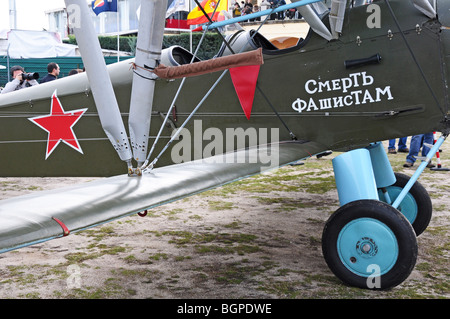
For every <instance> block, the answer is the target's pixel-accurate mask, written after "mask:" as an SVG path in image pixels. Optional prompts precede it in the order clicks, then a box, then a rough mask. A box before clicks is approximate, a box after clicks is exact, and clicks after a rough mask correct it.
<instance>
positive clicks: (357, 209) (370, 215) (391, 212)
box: [322, 200, 417, 289]
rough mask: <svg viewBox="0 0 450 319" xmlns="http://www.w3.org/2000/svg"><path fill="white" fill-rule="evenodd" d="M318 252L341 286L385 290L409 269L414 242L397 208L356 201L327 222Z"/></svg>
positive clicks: (409, 270) (410, 268) (408, 227)
mask: <svg viewBox="0 0 450 319" xmlns="http://www.w3.org/2000/svg"><path fill="white" fill-rule="evenodd" d="M322 251H323V255H324V258H325V261H326V262H327V264H328V267H329V268H330V269H331V271H332V272H333V273H334V274H335V275H336V276H337V277H338V278H339V279H341V280H342V281H343V282H344V283H346V284H348V285H350V286H355V287H359V288H370V289H389V288H392V287H394V286H397V285H399V284H400V283H402V282H403V281H404V280H405V279H406V278H407V277H408V276H409V274H410V273H411V271H412V270H413V268H414V266H415V263H416V259H417V239H416V235H415V232H414V230H413V228H412V226H411V224H410V223H409V222H408V221H407V220H406V218H405V217H404V216H403V215H402V214H401V213H400V212H399V211H398V210H397V209H395V208H393V207H392V206H390V205H388V204H386V203H384V202H381V201H377V200H359V201H354V202H350V203H348V204H346V205H344V206H342V207H340V208H339V209H338V210H337V211H336V212H335V213H334V214H333V215H332V216H331V217H330V219H329V220H328V221H327V223H326V225H325V228H324V231H323V235H322Z"/></svg>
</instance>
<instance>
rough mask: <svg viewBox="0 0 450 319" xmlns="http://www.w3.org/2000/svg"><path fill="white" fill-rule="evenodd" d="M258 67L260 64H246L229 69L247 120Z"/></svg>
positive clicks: (250, 110)
mask: <svg viewBox="0 0 450 319" xmlns="http://www.w3.org/2000/svg"><path fill="white" fill-rule="evenodd" d="M259 68H260V65H248V66H239V67H237V68H232V69H230V75H231V81H233V85H234V89H235V90H236V93H237V96H238V98H239V102H240V103H241V106H242V109H243V110H244V113H245V116H246V117H247V120H249V119H250V114H251V113H252V106H253V98H254V97H255V89H256V81H257V80H258V74H259Z"/></svg>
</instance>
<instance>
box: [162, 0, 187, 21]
mask: <svg viewBox="0 0 450 319" xmlns="http://www.w3.org/2000/svg"><path fill="white" fill-rule="evenodd" d="M177 11H189V2H188V0H173V2H172V3H171V4H170V6H169V7H168V8H167V12H166V18H168V17H169V16H170V15H171V14H173V13H175V12H177Z"/></svg>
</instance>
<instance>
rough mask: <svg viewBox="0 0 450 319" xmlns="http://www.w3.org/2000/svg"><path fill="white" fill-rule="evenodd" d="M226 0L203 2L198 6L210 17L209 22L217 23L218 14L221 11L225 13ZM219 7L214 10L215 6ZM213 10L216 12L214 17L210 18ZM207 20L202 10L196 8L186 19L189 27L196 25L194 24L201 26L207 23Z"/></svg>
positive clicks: (207, 0) (204, 0)
mask: <svg viewBox="0 0 450 319" xmlns="http://www.w3.org/2000/svg"><path fill="white" fill-rule="evenodd" d="M227 4H228V1H227V0H220V2H219V0H203V1H202V2H201V3H200V5H201V6H202V7H203V9H204V10H205V12H206V13H207V14H208V16H210V17H211V20H213V21H217V19H218V17H219V14H220V12H221V11H222V10H225V11H227V10H228V8H227ZM217 5H219V6H218V7H217V9H216V6H217ZM214 10H215V11H216V12H215V13H214V17H213V16H212V14H213V12H214ZM208 21H209V20H208V18H207V17H205V15H204V14H203V12H202V10H201V9H200V8H199V7H198V6H196V7H195V8H194V9H193V10H192V11H191V12H189V14H188V17H187V23H188V24H189V25H196V24H202V23H206V22H208Z"/></svg>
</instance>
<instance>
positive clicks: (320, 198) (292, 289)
mask: <svg viewBox="0 0 450 319" xmlns="http://www.w3.org/2000/svg"><path fill="white" fill-rule="evenodd" d="M408 145H409V141H408ZM385 146H386V142H385ZM337 155H339V153H333V154H332V155H330V156H327V157H323V158H320V159H317V158H315V157H313V158H311V159H308V160H306V161H304V162H303V163H304V164H303V165H298V166H287V167H284V168H281V169H277V170H274V171H271V172H268V173H264V174H261V175H258V176H255V177H252V178H247V179H244V180H242V181H239V182H235V183H233V184H230V185H227V186H224V187H220V188H217V189H215V190H211V191H208V192H205V193H202V194H198V195H196V196H192V197H189V198H187V199H184V200H180V201H177V202H173V203H171V204H167V205H164V206H160V207H158V208H155V209H153V210H151V211H149V212H148V214H147V216H145V217H139V216H137V215H135V216H131V217H127V218H123V219H120V220H118V221H115V222H112V223H109V224H105V225H103V226H98V227H95V228H92V229H90V230H86V231H83V232H79V233H74V234H71V235H69V236H68V237H64V238H60V239H56V240H52V241H48V242H45V243H42V244H38V245H35V246H30V247H26V248H22V249H19V250H16V251H11V252H7V253H4V254H1V255H0V298H2V299H8V298H11V299H35V298H43V299H96V298H101V299H117V298H120V299H147V298H150V299H163V298H164V299H173V298H176V299H203V298H211V299H215V298H226V299H241V298H260V299H266V298H273V299H305V298H313V299H338V298H339V299H385V298H387V299H416V298H428V299H438V298H439V299H441V298H444V299H448V298H449V297H450V288H449V286H450V285H449V278H450V272H449V265H450V263H449V248H450V240H449V237H450V234H449V224H450V223H449V222H450V217H449V211H450V197H449V193H450V172H448V171H431V170H429V169H426V170H425V172H424V173H423V174H422V175H421V177H420V179H419V181H420V182H421V183H422V184H423V185H424V186H425V187H426V188H427V190H428V191H429V193H430V196H431V199H432V203H433V208H434V213H433V214H434V215H433V218H432V220H431V223H430V225H429V227H428V228H427V230H426V231H425V232H424V233H423V234H422V235H420V236H419V237H418V244H419V255H418V260H417V263H416V267H415V269H414V270H413V272H412V274H411V275H410V276H409V278H408V279H407V280H406V281H404V282H403V283H402V284H401V285H399V286H397V287H395V288H393V289H391V290H389V291H381V292H379V291H372V290H362V289H356V288H352V287H347V286H346V285H344V284H343V283H342V282H341V281H340V280H339V279H337V278H336V277H335V276H334V275H333V274H332V272H331V271H330V270H329V268H328V267H327V265H326V263H325V261H324V259H323V257H322V251H321V236H322V230H323V227H324V224H325V222H326V220H327V219H328V218H329V216H330V215H331V214H332V213H333V212H334V211H335V210H336V209H337V208H338V206H339V202H338V196H337V191H336V187H335V183H334V176H333V171H332V164H331V159H332V158H333V157H334V156H337ZM440 155H441V160H442V166H443V167H450V143H449V142H448V141H447V142H446V143H445V144H444V146H443V148H442V153H441V154H440ZM405 156H406V154H403V153H399V154H396V155H389V158H390V160H391V164H392V166H393V169H394V171H397V172H403V173H406V174H408V175H412V174H413V173H414V168H412V169H411V168H403V167H402V164H403V163H404V161H405ZM434 163H436V159H434ZM417 166H418V165H417V164H416V167H417ZM93 179H94V178H0V198H1V199H4V198H7V197H11V196H17V195H21V194H24V193H27V192H32V191H39V190H44V189H51V188H55V187H59V186H62V185H67V184H68V183H74V182H77V183H78V182H79V183H81V182H87V181H89V180H93Z"/></svg>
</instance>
